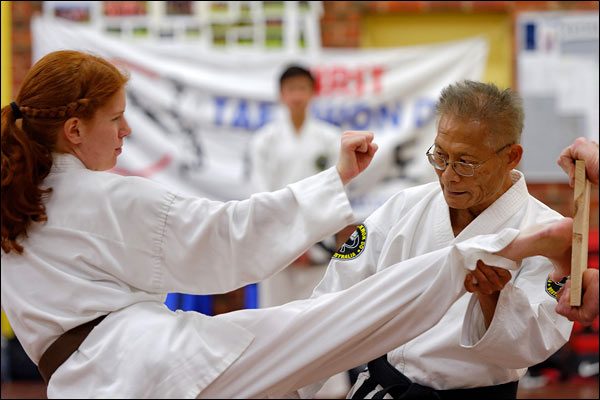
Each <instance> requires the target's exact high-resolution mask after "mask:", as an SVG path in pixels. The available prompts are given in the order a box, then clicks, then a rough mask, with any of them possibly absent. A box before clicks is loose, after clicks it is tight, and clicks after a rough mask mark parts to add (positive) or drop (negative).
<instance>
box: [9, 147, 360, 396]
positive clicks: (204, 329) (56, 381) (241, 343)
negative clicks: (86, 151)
mask: <svg viewBox="0 0 600 400" xmlns="http://www.w3.org/2000/svg"><path fill="white" fill-rule="evenodd" d="M44 186H47V187H51V188H52V189H53V191H52V193H51V194H50V195H49V196H48V198H47V200H46V202H45V204H46V212H47V215H48V221H47V222H46V223H43V224H37V223H36V224H33V225H31V227H30V228H29V230H28V236H27V238H26V239H25V240H24V241H23V245H24V247H25V250H24V253H23V254H22V255H18V254H15V253H14V252H11V253H8V254H6V253H4V252H3V253H2V268H1V271H2V307H3V308H4V310H5V311H6V314H7V316H8V318H9V320H10V323H11V325H12V328H13V329H14V332H15V334H16V335H17V337H18V339H19V341H20V342H21V344H22V345H23V347H24V349H25V351H26V353H27V354H28V356H29V357H30V358H31V359H32V360H33V361H34V362H35V363H36V364H37V363H38V361H39V359H40V357H41V355H42V354H43V352H44V351H45V350H46V348H47V347H48V346H49V345H50V344H51V343H52V342H53V341H54V340H55V339H56V338H57V337H58V336H59V335H61V334H62V333H63V332H65V331H67V330H69V329H71V328H73V327H75V326H78V325H81V324H83V323H85V322H87V321H90V320H93V319H95V318H97V317H99V316H100V315H103V314H107V313H110V314H108V316H107V317H106V318H105V319H104V320H103V321H102V322H101V323H100V324H99V325H98V326H97V327H96V328H95V329H94V330H93V331H92V332H91V333H90V335H89V336H88V337H87V339H86V340H85V341H84V343H83V344H82V346H81V347H80V349H79V350H78V351H77V352H75V353H74V354H73V356H71V357H70V358H69V359H68V360H67V361H66V362H65V363H64V364H63V365H62V366H61V367H59V368H58V370H57V371H56V372H55V374H54V375H53V376H52V379H51V380H50V382H49V387H48V395H49V396H50V397H61V398H66V397H73V396H75V397H84V398H85V397H114V396H117V397H122V398H123V397H133V398H140V397H155V398H166V397H170V398H193V397H195V396H196V395H197V394H198V393H199V392H200V391H201V390H202V389H203V388H204V387H205V386H206V385H208V384H209V383H210V382H212V381H213V380H214V379H215V378H216V377H217V376H219V374H221V373H222V371H223V370H225V369H226V368H227V367H228V366H229V365H230V364H231V363H232V362H234V361H235V360H236V359H237V358H238V357H239V356H240V354H242V353H243V352H244V350H245V349H246V347H247V346H248V345H249V344H250V343H251V341H252V340H253V334H251V333H250V332H249V331H248V330H246V329H244V328H242V327H240V326H239V325H236V324H234V323H231V322H228V321H226V320H225V319H215V318H211V317H208V316H205V315H202V314H200V313H196V312H176V313H175V312H171V311H170V310H169V309H168V308H166V306H165V305H164V304H163V302H164V300H165V298H166V294H167V293H168V292H186V293H196V294H212V293H223V292H227V291H231V290H233V289H236V288H239V287H241V286H243V285H246V284H249V283H252V282H256V281H259V280H260V279H263V278H265V277H267V276H269V275H271V274H273V273H274V272H275V271H277V270H279V269H281V268H282V267H284V266H286V265H287V264H289V263H290V262H292V261H293V260H294V258H295V257H297V256H298V255H299V254H301V253H302V252H303V251H306V249H307V248H308V247H309V246H310V245H311V244H312V243H314V242H316V241H318V240H320V239H322V238H323V237H325V236H327V235H331V234H333V233H334V232H336V231H338V230H340V229H341V228H343V227H344V226H347V225H348V224H351V223H353V222H354V221H353V214H352V210H351V208H350V204H349V202H348V199H347V197H346V194H345V192H344V188H343V186H342V182H341V180H340V178H339V175H338V173H337V171H336V170H335V168H331V169H329V170H327V171H324V172H323V173H321V174H319V175H317V176H313V177H310V178H307V179H306V180H304V181H302V182H298V183H295V184H292V185H289V186H288V187H286V188H284V189H282V190H279V191H277V192H275V193H260V194H256V195H253V196H252V197H251V198H250V199H248V200H245V201H240V202H228V203H222V202H217V201H210V200H207V199H200V198H192V197H181V196H178V195H176V194H174V193H172V192H170V191H168V190H166V189H164V188H163V187H162V186H160V185H158V184H156V183H154V182H152V181H150V180H147V179H142V178H138V177H123V176H119V175H116V174H113V173H108V172H94V171H90V170H88V169H86V168H85V166H84V165H83V164H82V163H81V162H80V161H79V160H78V159H77V158H76V157H74V156H71V155H56V156H55V159H54V164H53V167H52V170H51V172H50V174H49V175H48V177H47V178H46V180H45V181H44ZM317 205H318V206H317Z"/></svg>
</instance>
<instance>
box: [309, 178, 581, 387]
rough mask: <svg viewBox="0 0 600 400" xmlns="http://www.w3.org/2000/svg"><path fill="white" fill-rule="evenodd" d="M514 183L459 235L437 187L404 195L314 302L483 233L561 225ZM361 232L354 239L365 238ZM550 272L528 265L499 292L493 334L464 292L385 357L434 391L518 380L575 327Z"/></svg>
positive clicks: (371, 222) (540, 260) (529, 261)
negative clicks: (559, 309) (559, 307)
mask: <svg viewBox="0 0 600 400" xmlns="http://www.w3.org/2000/svg"><path fill="white" fill-rule="evenodd" d="M512 176H513V182H514V183H513V186H512V187H511V188H510V189H509V190H508V191H507V192H506V193H504V194H503V195H502V196H501V197H500V198H499V199H498V200H496V202H494V203H493V204H492V205H491V206H489V207H488V208H487V209H486V210H485V211H484V212H483V213H481V214H480V215H479V216H478V217H477V218H476V219H475V220H474V221H472V222H471V223H470V224H469V225H468V226H467V227H466V228H465V229H464V230H463V231H462V232H461V233H460V234H459V235H458V236H457V237H454V234H453V231H452V227H451V224H450V216H449V210H448V205H447V203H446V202H445V200H444V196H443V194H442V191H441V189H440V185H439V183H438V182H434V183H429V184H425V185H421V186H418V187H414V188H410V189H407V190H404V191H402V192H400V193H398V194H397V195H395V196H394V197H392V198H391V199H390V200H389V201H387V202H386V203H385V204H384V205H383V206H382V207H380V208H379V209H378V210H376V211H375V212H374V213H373V214H372V215H371V216H370V217H369V218H368V219H367V220H366V221H365V223H364V229H365V234H364V235H365V238H364V239H365V240H364V249H363V250H361V251H360V252H359V254H358V256H356V254H353V253H350V254H351V256H355V257H354V258H352V257H349V258H347V259H344V258H336V256H339V257H348V256H347V255H344V254H342V255H337V254H336V255H334V258H333V259H332V261H331V263H330V264H329V267H328V270H327V272H326V274H325V277H324V278H323V280H322V281H321V283H320V284H319V285H318V286H317V288H315V291H314V293H313V297H318V296H321V295H323V294H325V293H328V292H336V291H339V290H342V289H345V288H347V287H350V286H351V285H353V284H355V283H356V282H359V281H361V280H363V279H365V278H367V277H368V276H370V275H373V274H376V273H378V272H380V271H382V270H384V269H386V268H388V267H389V266H390V265H393V264H396V263H398V262H400V261H402V260H407V259H410V258H413V257H416V256H420V255H422V254H426V253H429V252H432V251H435V250H437V249H440V248H443V247H446V246H449V245H458V246H460V243H462V242H464V241H465V240H467V239H472V238H475V236H477V235H482V234H490V233H496V232H499V231H500V230H502V229H504V228H513V229H522V228H525V227H527V226H530V225H533V224H538V223H545V222H549V221H554V220H557V219H560V218H561V216H560V215H559V214H558V213H556V212H555V211H553V210H551V209H550V208H548V207H547V206H545V205H544V204H542V203H541V202H539V201H538V200H536V199H535V198H533V197H532V196H530V195H529V193H528V192H527V187H526V184H525V179H524V177H523V175H522V174H521V173H520V172H518V171H516V170H515V171H513V172H512ZM358 233H359V231H357V234H356V235H354V236H358V237H360V236H361V235H360V234H358ZM355 239H357V238H356V237H355ZM355 241H356V240H355ZM357 243H358V242H357ZM357 243H348V244H347V246H349V247H352V246H353V245H355V244H357ZM346 253H347V252H346ZM551 269H552V264H551V263H550V261H549V260H548V259H546V258H544V257H531V258H526V259H525V260H523V261H522V264H521V267H520V268H519V269H518V270H517V271H512V279H511V281H510V282H509V283H508V284H507V285H506V286H505V287H504V289H503V290H502V291H501V293H500V297H499V300H498V304H497V307H496V311H495V314H494V318H493V320H492V322H491V324H490V326H489V328H488V329H487V330H486V328H485V325H484V319H483V314H482V312H481V309H480V307H479V302H478V300H477V296H476V295H473V294H471V293H465V294H464V295H462V296H461V297H460V298H459V299H458V300H457V301H456V302H455V303H454V304H453V305H452V306H451V307H450V309H449V310H448V312H447V313H446V314H445V315H444V317H443V318H442V319H441V320H440V321H439V322H438V323H437V324H436V325H435V326H433V328H431V329H429V330H428V331H426V332H424V333H423V334H421V335H420V336H418V337H416V338H415V339H413V340H411V341H409V342H408V343H406V344H405V345H403V346H401V347H399V348H397V349H396V350H394V351H392V352H390V353H388V360H389V361H390V363H391V364H392V365H394V366H395V367H396V368H397V369H398V370H399V371H400V372H402V373H403V374H405V375H406V376H407V377H409V378H410V379H411V380H412V381H414V382H416V383H419V384H421V385H425V386H429V387H433V388H435V389H456V388H471V387H481V386H489V385H497V384H502V383H506V382H511V381H516V380H518V379H520V377H522V376H523V374H524V373H525V371H526V368H527V367H528V366H531V365H534V364H536V363H539V362H541V361H543V360H545V359H546V358H547V357H549V356H550V355H552V354H553V353H554V352H556V351H557V350H558V349H559V348H560V347H561V346H563V345H564V344H565V343H566V341H567V340H568V338H569V335H570V332H571V328H572V323H571V322H569V321H568V320H567V319H566V318H564V317H562V316H560V315H558V314H556V313H555V311H554V307H555V306H556V300H555V298H554V297H552V296H551V295H550V294H549V293H547V292H546V281H547V276H548V273H549V272H550V271H551ZM414 284H415V285H417V286H419V285H421V284H422V282H414ZM423 318H426V316H423ZM367 377H368V372H364V373H362V374H361V376H360V377H359V379H358V382H357V384H356V385H355V388H354V389H353V391H352V393H353V392H354V390H356V388H357V387H359V386H360V384H361V383H362V382H363V381H364V380H365V379H366V378H367Z"/></svg>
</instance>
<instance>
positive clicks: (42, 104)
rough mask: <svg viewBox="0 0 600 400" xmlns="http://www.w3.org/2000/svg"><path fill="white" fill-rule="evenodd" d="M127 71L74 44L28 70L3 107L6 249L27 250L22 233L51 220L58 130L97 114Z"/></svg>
mask: <svg viewBox="0 0 600 400" xmlns="http://www.w3.org/2000/svg"><path fill="white" fill-rule="evenodd" d="M127 80H128V77H127V76H126V75H124V74H123V73H122V72H120V71H119V70H118V69H117V68H116V67H115V66H114V65H112V64H111V63H109V62H108V61H106V60H104V59H103V58H100V57H97V56H94V55H91V54H87V53H83V52H79V51H71V50H61V51H55V52H53V53H49V54H47V55H46V56H44V57H43V58H41V59H40V60H39V61H38V62H37V63H35V65H34V66H33V67H32V68H31V69H30V70H29V72H28V73H27V75H26V76H25V79H24V80H23V84H22V87H21V89H20V91H19V94H18V95H17V97H16V99H15V102H13V103H11V105H8V106H5V107H3V108H2V115H1V125H2V180H1V182H2V206H1V211H2V250H3V251H4V252H6V253H9V252H11V251H12V250H14V251H16V252H17V253H19V254H20V253H22V252H23V246H22V245H21V244H20V243H18V239H20V238H22V237H26V236H27V228H28V227H29V225H30V224H31V223H32V222H44V221H47V219H48V217H47V215H46V208H45V205H44V198H45V197H46V196H48V195H49V194H50V193H51V191H52V189H51V188H43V187H40V185H41V183H42V181H43V180H44V178H46V176H47V175H48V174H49V173H50V168H51V167H52V152H53V151H55V150H56V144H57V140H58V134H59V132H61V130H62V128H63V126H64V123H65V122H66V121H67V120H68V119H69V118H72V117H78V118H81V119H84V120H90V119H92V118H93V116H94V113H95V112H96V110H97V109H98V108H100V107H102V106H103V105H105V104H106V103H107V102H108V101H109V100H110V99H111V97H112V96H113V95H114V94H115V93H116V92H117V91H119V90H120V89H121V88H122V87H124V86H125V84H126V83H127Z"/></svg>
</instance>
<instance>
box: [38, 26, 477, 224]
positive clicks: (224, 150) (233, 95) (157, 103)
mask: <svg viewBox="0 0 600 400" xmlns="http://www.w3.org/2000/svg"><path fill="white" fill-rule="evenodd" d="M32 31H33V44H34V61H35V60H37V59H39V58H40V57H42V56H43V55H44V54H47V53H49V52H51V51H55V50H59V49H75V50H84V51H88V52H91V53H94V54H98V55H100V56H103V57H105V58H107V59H109V60H111V61H112V62H113V63H115V64H117V65H119V66H120V67H122V68H124V69H126V70H127V71H129V73H130V75H131V80H130V82H129V85H128V87H127V111H126V117H127V119H128V121H129V124H130V125H131V128H132V130H133V133H132V135H131V136H129V138H128V139H127V140H126V142H125V145H124V149H123V153H122V155H121V156H120V158H119V161H118V164H117V168H116V169H115V171H116V172H118V173H122V174H132V175H140V176H146V177H148V178H151V179H154V180H156V181H159V182H162V183H164V184H166V185H168V186H169V187H171V188H173V189H175V190H177V191H180V192H183V193H187V194H192V195H198V196H204V197H208V198H211V199H215V200H232V199H243V198H246V197H248V196H249V195H250V193H251V188H250V186H249V182H248V179H247V177H248V171H247V168H248V162H247V159H248V154H247V153H246V152H247V149H248V144H249V140H250V139H251V138H252V135H253V133H254V132H255V131H256V130H257V129H258V128H259V127H261V126H262V125H264V124H265V123H266V122H268V121H269V120H271V119H272V118H273V117H274V116H275V114H276V113H278V112H279V111H280V110H279V106H278V104H277V99H278V78H279V74H280V73H281V71H282V69H283V68H284V66H285V65H287V64H289V63H300V64H302V65H305V66H307V67H309V68H310V69H311V70H312V71H313V72H314V73H315V75H316V77H317V81H318V96H317V97H316V98H315V100H314V101H313V104H312V108H311V112H312V113H313V115H315V116H316V117H318V118H321V119H324V120H327V121H329V122H332V123H334V124H336V125H338V126H340V133H341V132H342V131H344V130H350V129H353V130H370V131H373V132H374V133H375V136H376V142H377V143H378V144H379V147H380V150H379V152H378V153H377V155H376V157H375V160H374V161H373V163H372V164H371V166H370V167H369V168H368V169H367V171H365V173H363V174H362V175H361V176H360V177H359V178H358V179H356V180H355V181H354V182H353V183H352V185H351V187H350V189H349V191H350V194H351V197H352V199H353V200H352V201H353V205H354V206H355V208H356V210H357V214H358V215H359V217H360V218H364V217H366V216H367V215H368V214H369V213H370V212H372V211H373V210H374V209H375V208H376V207H378V206H379V205H381V204H382V203H383V202H384V201H385V200H386V199H387V198H388V197H389V196H390V195H391V194H393V193H394V192H396V191H398V190H399V189H402V188H404V187H407V186H412V185H414V184H416V183H421V182H424V181H429V180H431V179H433V178H434V177H435V175H434V173H433V171H432V168H431V167H430V166H429V164H428V163H427V160H426V157H425V151H426V150H427V148H428V147H429V146H430V145H431V144H432V143H433V139H434V136H435V118H434V105H435V102H436V100H437V97H438V96H439V93H440V90H441V89H442V88H443V87H444V86H446V85H448V84H450V83H452V82H455V81H458V80H462V79H473V80H480V79H481V78H482V75H483V70H484V66H485V63H486V58H487V52H488V46H487V43H486V41H485V40H484V39H482V38H473V39H469V40H464V41H460V42H450V43H444V44H439V45H430V46H418V47H406V48H394V49H381V50H363V49H344V50H329V49H323V50H322V51H319V52H317V53H315V52H312V53H310V54H294V55H291V54H287V53H283V52H268V51H267V52H260V53H257V52H255V51H254V52H250V51H248V52H243V51H240V50H239V49H238V50H236V51H235V52H227V51H224V50H219V51H217V50H213V51H207V50H200V49H199V48H198V46H197V45H194V43H193V42H173V41H149V40H148V39H143V40H138V41H135V40H131V41H123V40H121V39H115V38H113V37H110V36H108V35H106V34H104V33H102V32H99V31H97V30H95V29H92V28H89V27H85V26H81V25H79V24H72V23H68V22H63V21H57V20H54V19H45V18H37V19H35V20H34V21H33V26H32Z"/></svg>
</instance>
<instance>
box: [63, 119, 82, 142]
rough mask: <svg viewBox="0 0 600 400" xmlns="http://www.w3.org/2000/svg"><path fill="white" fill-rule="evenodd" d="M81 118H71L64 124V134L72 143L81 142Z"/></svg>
mask: <svg viewBox="0 0 600 400" xmlns="http://www.w3.org/2000/svg"><path fill="white" fill-rule="evenodd" d="M80 128H81V120H80V119H79V118H77V117H72V118H69V119H68V120H66V121H65V123H64V125H63V134H64V135H65V138H66V139H67V141H68V142H69V143H71V144H81V141H82V137H81V131H80Z"/></svg>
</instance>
